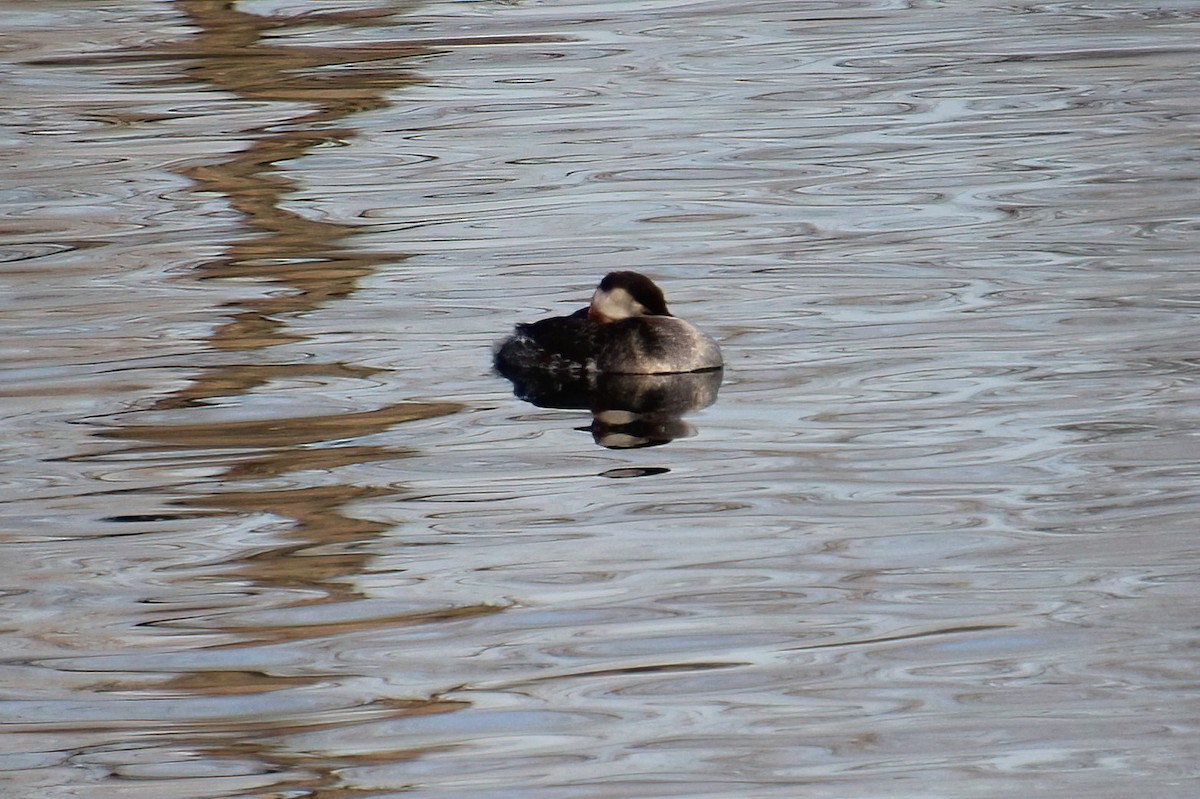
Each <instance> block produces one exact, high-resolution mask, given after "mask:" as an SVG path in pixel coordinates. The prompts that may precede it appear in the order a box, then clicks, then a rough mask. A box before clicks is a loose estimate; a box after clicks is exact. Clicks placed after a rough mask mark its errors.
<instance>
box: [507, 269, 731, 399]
mask: <svg viewBox="0 0 1200 799" xmlns="http://www.w3.org/2000/svg"><path fill="white" fill-rule="evenodd" d="M495 364H496V368H497V369H498V370H499V371H500V373H501V374H504V375H506V376H509V375H512V374H520V373H523V372H530V371H550V372H554V371H568V372H571V371H587V372H600V373H607V374H632V375H638V374H641V375H652V374H676V373H681V372H702V371H709V370H713V369H720V368H721V367H722V366H723V364H724V361H723V360H722V358H721V349H720V347H718V346H717V343H716V342H715V341H713V340H712V339H711V338H709V337H708V336H706V335H704V334H703V333H701V332H700V331H699V330H697V329H696V328H695V327H694V326H692V325H691V324H689V323H687V322H685V321H683V320H682V319H679V318H678V317H675V316H672V315H671V312H670V310H668V308H667V300H666V297H665V296H664V295H663V292H662V289H660V288H659V287H658V286H657V285H656V284H655V283H654V281H653V280H651V279H650V278H648V277H646V276H645V275H643V274H640V273H638V272H629V271H621V272H609V273H608V274H607V275H605V276H604V279H603V280H601V281H600V285H599V286H597V287H596V290H595V291H594V292H593V293H592V301H591V303H590V304H589V305H588V306H587V307H586V308H580V309H579V310H578V311H576V312H575V313H573V314H570V315H569V316H555V317H551V318H549V319H542V320H540V321H537V322H530V323H525V324H519V325H517V326H516V329H515V330H514V331H513V334H512V335H511V336H509V337H508V338H507V339H505V340H504V341H502V342H501V343H500V344H499V346H498V347H497V348H496V351H495Z"/></svg>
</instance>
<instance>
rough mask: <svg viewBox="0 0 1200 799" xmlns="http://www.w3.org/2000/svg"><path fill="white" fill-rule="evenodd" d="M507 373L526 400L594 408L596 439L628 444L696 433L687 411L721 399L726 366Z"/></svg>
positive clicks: (544, 404) (609, 444)
mask: <svg viewBox="0 0 1200 799" xmlns="http://www.w3.org/2000/svg"><path fill="white" fill-rule="evenodd" d="M506 376H507V377H508V379H509V380H510V381H512V384H513V393H514V394H515V395H516V396H517V397H518V398H519V399H522V400H525V401H526V402H530V403H533V404H534V405H538V406H541V407H543V408H580V409H584V410H587V411H589V412H590V413H591V414H592V425H591V432H592V437H593V438H594V439H595V441H596V443H597V444H599V445H601V446H603V447H609V448H612V449H625V448H630V447H647V446H656V445H659V444H667V443H670V442H671V441H673V440H675V439H677V438H683V437H686V436H693V435H695V434H696V429H695V428H694V427H693V426H692V425H691V424H689V423H687V422H685V421H684V420H683V416H684V415H685V414H688V413H691V412H693V411H698V410H700V409H702V408H707V407H708V406H709V405H712V404H713V403H714V402H716V401H717V391H718V390H719V389H720V388H721V379H722V377H724V371H723V370H721V369H716V370H710V371H708V372H687V373H682V374H664V375H622V374H604V373H599V374H597V373H595V372H586V371H583V372H563V371H544V370H539V371H526V372H515V373H512V374H509V375H506Z"/></svg>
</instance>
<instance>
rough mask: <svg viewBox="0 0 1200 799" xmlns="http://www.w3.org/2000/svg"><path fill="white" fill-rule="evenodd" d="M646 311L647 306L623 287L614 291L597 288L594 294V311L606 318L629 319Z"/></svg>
mask: <svg viewBox="0 0 1200 799" xmlns="http://www.w3.org/2000/svg"><path fill="white" fill-rule="evenodd" d="M645 312H646V308H645V307H644V306H643V305H642V304H641V303H640V302H638V301H637V300H635V299H634V298H633V295H631V294H630V293H629V292H628V291H626V290H625V289H622V288H616V289H613V290H612V291H601V290H600V289H596V293H595V294H593V295H592V313H593V314H598V315H600V316H603V317H605V318H606V319H612V320H614V321H615V320H617V319H628V318H629V317H631V316H642V315H644V314H645Z"/></svg>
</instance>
